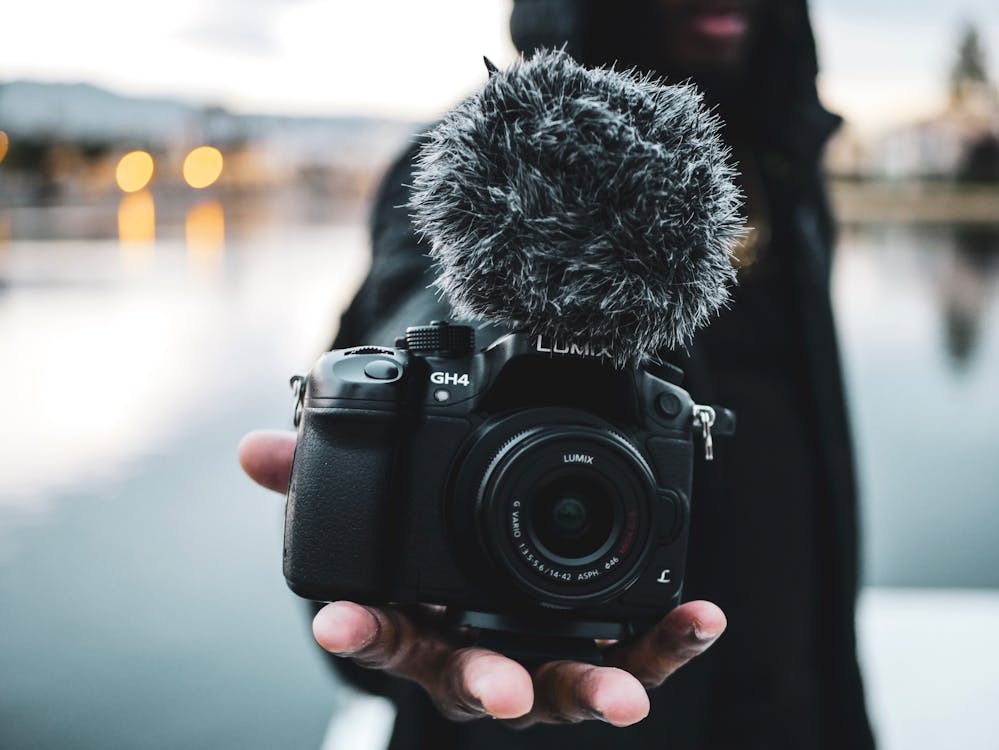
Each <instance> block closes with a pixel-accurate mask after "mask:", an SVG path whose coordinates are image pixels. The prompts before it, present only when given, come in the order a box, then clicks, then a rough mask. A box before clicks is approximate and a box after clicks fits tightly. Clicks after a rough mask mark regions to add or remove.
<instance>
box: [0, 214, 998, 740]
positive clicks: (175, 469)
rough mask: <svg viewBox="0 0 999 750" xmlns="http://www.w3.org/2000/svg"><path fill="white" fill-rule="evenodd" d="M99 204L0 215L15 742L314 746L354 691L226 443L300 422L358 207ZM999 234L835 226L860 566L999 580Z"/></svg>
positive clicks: (0, 714) (1, 405)
mask: <svg viewBox="0 0 999 750" xmlns="http://www.w3.org/2000/svg"><path fill="white" fill-rule="evenodd" d="M158 208H159V207H158ZM191 209H193V207H191ZM102 211H104V210H103V209H90V210H87V211H78V210H77V211H70V212H67V211H66V210H65V209H45V210H37V209H36V210H33V211H32V212H28V213H25V212H23V211H22V213H20V214H13V215H8V216H6V217H0V222H3V221H5V222H6V224H4V225H3V226H0V363H2V367H3V370H2V372H3V375H2V381H0V385H2V388H0V417H2V420H3V421H2V424H3V428H2V430H0V456H2V457H3V458H2V460H0V620H2V623H3V625H2V629H0V633H2V635H0V746H2V747H5V748H6V747H16V748H29V747H74V748H118V747H120V748H133V747H149V748H158V747H163V748H176V747H189V746H214V747H239V748H257V747H259V748H269V747H316V746H318V744H319V742H320V738H321V737H322V734H323V731H324V728H325V726H326V722H327V719H328V717H329V715H330V713H331V712H332V711H334V710H335V709H336V708H337V706H338V705H340V701H341V698H340V696H341V692H340V691H339V690H338V688H337V686H336V685H335V683H334V681H333V677H332V676H331V675H330V674H329V673H328V670H327V669H326V666H325V664H323V663H322V662H321V661H320V660H319V659H318V658H316V653H315V651H314V647H312V646H311V644H310V639H309V636H308V620H307V617H306V616H305V613H304V612H303V610H302V608H301V606H300V604H299V602H298V601H297V600H296V599H295V598H294V597H293V596H292V595H291V594H290V593H289V592H288V591H287V590H286V588H285V585H284V582H283V580H282V577H281V571H280V556H281V507H280V506H281V502H280V498H278V497H277V496H274V495H272V494H270V493H267V492H266V491H264V490H261V489H258V488H256V487H254V486H253V485H252V484H251V483H250V482H249V481H248V480H246V479H245V478H244V477H243V476H242V474H241V472H240V470H239V468H238V467H237V465H236V461H235V446H236V443H237V441H238V439H239V437H240V435H241V434H243V433H244V432H245V431H247V430H249V429H252V428H254V427H258V426H284V425H287V424H288V421H289V417H290V407H291V403H290V395H289V392H288V390H287V378H288V376H289V375H290V374H291V373H293V372H301V371H304V370H305V369H307V368H308V367H309V365H310V364H311V361H312V359H313V357H314V355H315V354H316V353H317V352H318V351H320V350H321V348H322V347H323V346H324V345H326V344H327V342H328V341H329V338H330V334H331V331H332V327H333V323H334V321H335V320H336V316H337V313H338V311H339V310H340V309H341V308H342V307H343V306H344V305H345V304H346V301H347V300H348V299H349V297H350V295H351V294H352V291H353V289H354V288H355V287H356V285H357V284H358V282H359V280H360V278H361V277H362V276H363V273H364V270H365V265H366V262H367V261H366V255H365V251H364V234H363V231H362V229H361V227H360V224H359V223H358V222H357V221H356V219H355V220H351V221H347V222H344V223H324V222H322V221H319V222H317V221H316V220H315V218H314V217H308V216H305V217H303V216H302V215H299V214H296V215H294V216H292V218H290V219H289V218H288V217H287V215H284V214H281V213H280V212H277V213H272V214H270V215H269V217H268V218H265V219H259V218H258V219H257V220H255V221H250V220H249V219H246V218H241V219H236V218H235V217H233V216H230V215H229V214H230V213H231V212H228V213H227V212H224V211H223V212H222V214H221V217H222V218H223V221H224V231H223V232H222V233H221V234H220V232H219V227H218V226H215V227H214V228H213V226H211V221H216V223H217V220H218V219H219V218H220V216H215V219H214V220H213V219H212V218H211V212H208V214H207V215H208V219H207V221H208V223H209V225H208V226H206V227H202V228H201V229H200V230H199V229H198V226H197V225H196V224H197V222H195V226H194V227H193V229H192V220H191V218H190V217H191V211H190V210H187V209H186V208H185V209H183V210H180V211H179V212H176V216H174V218H172V219H171V218H170V217H171V216H172V214H171V213H170V209H169V208H166V209H160V212H161V213H162V214H164V217H165V218H164V217H161V219H160V221H158V222H157V224H156V232H157V239H156V241H155V242H154V243H152V244H149V243H143V242H142V241H141V236H142V234H141V232H139V234H138V235H134V236H137V237H138V238H139V240H140V241H137V242H135V243H131V244H125V245H122V244H121V243H120V242H119V241H118V240H117V238H116V236H115V230H116V221H115V219H116V217H115V215H114V209H113V208H112V210H111V214H110V216H109V215H108V214H107V212H106V211H104V212H103V213H102ZM204 215H205V213H204V212H202V218H198V219H197V221H202V220H204ZM282 217H283V218H282ZM119 218H120V217H119ZM4 226H5V227H6V231H7V235H9V236H8V239H7V240H6V242H4V240H3V238H4ZM199 232H200V233H199ZM81 236H82V237H86V238H87V239H72V238H73V237H81ZM997 236H999V227H989V228H986V231H984V232H978V233H977V234H976V233H971V234H969V233H968V232H967V231H964V230H961V231H959V230H957V229H956V228H954V227H939V228H935V229H926V228H920V229H917V228H915V227H913V226H912V225H892V226H860V227H853V228H848V229H847V230H846V231H845V233H844V235H843V241H842V246H841V250H840V254H839V259H838V264H837V269H836V276H835V287H834V288H835V301H836V306H837V309H838V312H839V318H840V327H841V334H842V340H843V347H844V351H845V355H846V362H847V380H848V382H849V385H850V389H851V396H852V401H851V408H852V411H853V414H854V422H855V426H856V429H857V442H858V450H859V457H860V465H861V470H862V480H863V485H864V495H865V503H864V523H865V545H864V549H865V578H866V580H867V581H868V582H871V583H875V584H878V585H889V586H897V585H905V586H909V585H918V586H929V585H933V586H950V587H966V586H967V587H999V565H997V562H999V551H997V550H999V545H996V544H995V541H996V533H997V530H999V502H996V501H997V500H999V480H997V478H996V474H995V468H994V463H995V460H996V457H997V456H999V396H997V395H996V393H995V389H996V387H997V385H999V294H997V286H999V241H997ZM223 237H224V239H223Z"/></svg>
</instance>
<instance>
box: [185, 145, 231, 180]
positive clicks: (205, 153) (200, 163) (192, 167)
mask: <svg viewBox="0 0 999 750" xmlns="http://www.w3.org/2000/svg"><path fill="white" fill-rule="evenodd" d="M220 174H222V152H221V151H219V150H218V149H217V148H214V147H212V146H198V147H197V148H195V149H192V150H191V153H189V154H188V155H187V157H186V158H185V159H184V180H185V181H186V182H187V184H188V185H190V186H191V187H193V188H206V187H208V186H209V185H211V184H213V183H214V182H215V181H216V180H217V179H218V178H219V175H220Z"/></svg>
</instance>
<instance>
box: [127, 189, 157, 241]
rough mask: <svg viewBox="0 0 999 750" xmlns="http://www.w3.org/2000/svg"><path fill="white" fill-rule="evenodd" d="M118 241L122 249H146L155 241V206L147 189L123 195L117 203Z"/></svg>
mask: <svg viewBox="0 0 999 750" xmlns="http://www.w3.org/2000/svg"><path fill="white" fill-rule="evenodd" d="M118 239H119V240H120V241H121V244H122V249H123V250H128V249H135V248H134V247H133V246H139V248H140V249H146V248H147V247H148V246H149V245H151V244H152V242H153V241H154V240H155V239H156V204H155V202H154V201H153V194H152V193H150V192H149V190H147V189H140V190H139V191H138V192H134V193H125V194H124V195H123V196H121V201H120V202H119V203H118Z"/></svg>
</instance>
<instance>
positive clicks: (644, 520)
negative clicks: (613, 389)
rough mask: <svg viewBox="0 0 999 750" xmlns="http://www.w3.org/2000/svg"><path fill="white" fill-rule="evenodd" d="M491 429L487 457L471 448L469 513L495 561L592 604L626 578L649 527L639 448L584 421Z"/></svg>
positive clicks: (541, 595)
mask: <svg viewBox="0 0 999 750" xmlns="http://www.w3.org/2000/svg"><path fill="white" fill-rule="evenodd" d="M521 424H522V422H521ZM493 430H495V433H494V434H497V435H503V433H505V440H503V442H502V443H500V445H501V447H500V448H499V449H498V450H497V449H496V448H493V449H492V451H493V452H491V457H490V458H487V456H488V455H489V454H484V455H481V458H476V455H475V454H476V451H475V450H474V448H473V450H472V451H471V454H472V457H473V458H474V459H475V460H476V463H477V462H478V461H483V463H480V464H479V466H480V467H481V466H484V470H483V469H480V471H481V472H482V473H480V474H478V477H479V478H478V480H477V488H476V490H475V491H476V501H475V506H474V510H473V516H474V523H475V525H476V527H477V531H478V540H479V543H480V545H481V546H482V547H484V548H485V549H486V550H487V551H488V552H489V555H490V557H491V558H492V561H493V562H494V564H495V565H496V566H498V569H499V571H500V572H501V573H502V574H504V575H506V576H508V577H509V580H511V581H512V582H513V583H515V584H516V585H517V586H518V587H519V588H520V589H521V590H522V591H525V592H526V593H528V594H530V595H531V596H532V597H533V598H535V599H536V600H538V601H541V602H543V603H545V604H548V605H553V606H569V607H579V606H586V605H591V604H598V603H600V602H603V601H608V600H609V599H611V598H613V597H614V596H615V595H617V594H618V593H620V592H621V591H622V590H623V589H625V588H627V587H628V586H629V585H630V584H631V583H632V581H634V580H635V577H636V576H637V575H638V573H639V571H640V570H641V569H642V565H643V562H644V560H645V558H646V556H647V554H648V551H649V549H650V546H651V537H652V534H651V532H652V529H654V528H655V522H654V519H653V517H652V507H653V502H654V501H655V498H656V494H655V493H656V482H655V478H654V476H653V474H652V470H651V469H650V468H649V465H648V463H647V462H646V461H645V459H644V457H643V456H642V453H641V451H639V450H638V448H636V447H635V445H633V444H632V443H631V442H630V441H629V440H628V439H627V438H625V437H624V436H622V435H620V434H618V433H616V432H614V431H613V430H612V429H610V428H608V429H603V428H601V427H599V426H595V425H592V424H591V425H583V424H565V423H563V424H557V425H544V426H541V425H539V426H536V427H528V428H526V429H524V428H523V427H522V428H521V429H520V430H519V431H511V432H507V431H506V430H505V429H503V426H502V422H500V425H499V426H494V427H493ZM493 439H494V440H496V442H499V441H498V439H497V438H493ZM496 442H494V443H493V445H496ZM469 463H470V464H471V463H472V462H471V461H469Z"/></svg>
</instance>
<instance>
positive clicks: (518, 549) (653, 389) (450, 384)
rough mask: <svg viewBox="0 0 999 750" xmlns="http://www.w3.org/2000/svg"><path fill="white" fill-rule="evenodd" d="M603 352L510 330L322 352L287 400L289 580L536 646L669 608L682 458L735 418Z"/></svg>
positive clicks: (420, 335)
mask: <svg viewBox="0 0 999 750" xmlns="http://www.w3.org/2000/svg"><path fill="white" fill-rule="evenodd" d="M601 354H602V353H601V352H597V351H591V349H590V347H589V346H588V345H586V344H585V343H581V342H576V343H571V342H555V341H547V340H546V339H545V337H544V336H534V337H529V336H527V335H525V334H521V333H513V334H508V335H506V336H504V337H502V338H500V339H499V340H497V341H496V342H494V343H493V344H492V345H491V346H489V347H487V348H485V349H484V350H482V351H478V352H477V351H476V350H475V345H474V330H473V329H472V328H470V327H467V326H460V325H450V324H448V323H444V322H435V323H432V324H430V325H429V326H417V327H411V328H408V329H407V331H406V337H405V338H404V339H399V340H397V341H396V343H395V345H394V346H393V347H379V346H358V347H353V348H350V349H342V350H334V351H331V352H329V353H327V354H325V355H323V356H322V357H321V358H320V359H319V361H318V362H317V363H316V365H315V367H314V368H313V369H312V371H311V373H310V374H309V375H308V377H307V378H306V379H302V380H301V381H300V383H299V385H300V386H301V387H300V388H299V389H298V391H297V394H298V395H297V404H296V423H297V424H298V429H299V434H298V444H297V448H296V451H295V458H294V463H293V467H292V473H291V481H290V487H289V491H288V502H287V509H286V517H285V547H284V575H285V578H286V579H287V582H288V585H289V586H290V587H291V589H292V590H293V591H294V592H295V593H297V594H299V595H300V596H302V597H305V598H308V599H313V600H317V601H333V600H337V599H348V600H352V601H358V602H362V603H372V604H384V603H387V602H394V603H416V602H424V603H432V604H439V605H446V606H447V607H448V613H449V616H450V617H451V618H452V619H453V621H454V622H455V623H457V624H459V625H467V626H472V627H477V628H482V629H486V630H493V631H503V632H509V633H519V634H525V635H531V636H548V637H576V638H626V637H629V636H631V635H633V634H635V633H636V632H640V631H642V630H644V629H645V628H647V627H648V626H651V625H652V624H654V623H655V622H656V621H658V620H659V619H660V618H661V617H662V616H663V615H664V614H665V613H666V612H668V611H669V610H670V609H672V608H673V607H674V606H676V605H677V604H678V603H679V602H680V595H681V589H682V584H683V578H684V568H685V559H686V550H687V537H688V529H689V524H690V498H691V482H692V473H693V472H692V469H693V462H694V456H695V443H697V442H699V441H700V439H701V438H704V439H705V448H708V449H710V439H711V434H710V431H711V430H712V429H714V431H715V432H716V434H724V433H728V432H731V430H732V429H734V415H732V414H731V412H728V411H727V410H724V409H720V408H718V407H714V408H712V407H702V406H698V405H696V404H694V402H693V401H692V399H691V398H690V396H689V395H688V394H687V392H686V391H684V390H683V389H682V388H680V387H679V385H678V384H677V383H678V377H676V376H675V372H678V371H674V370H672V369H670V368H665V369H664V370H662V371H661V372H659V373H658V374H653V372H652V371H651V370H649V369H645V368H632V369H617V368H614V367H612V366H611V365H610V364H609V363H608V362H607V360H606V359H605V358H604V357H602V356H601ZM663 374H664V375H665V377H661V376H660V375H663Z"/></svg>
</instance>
